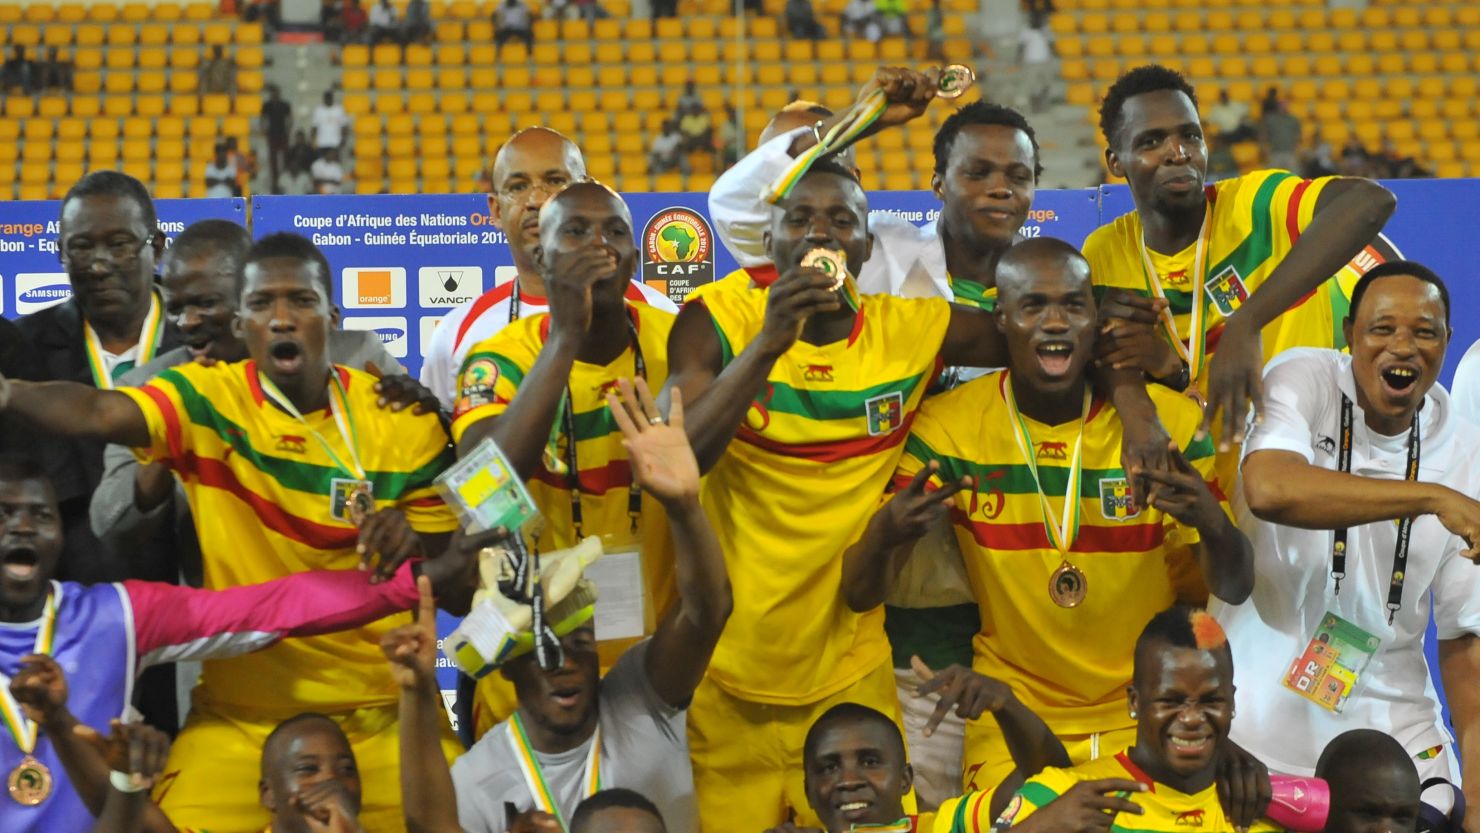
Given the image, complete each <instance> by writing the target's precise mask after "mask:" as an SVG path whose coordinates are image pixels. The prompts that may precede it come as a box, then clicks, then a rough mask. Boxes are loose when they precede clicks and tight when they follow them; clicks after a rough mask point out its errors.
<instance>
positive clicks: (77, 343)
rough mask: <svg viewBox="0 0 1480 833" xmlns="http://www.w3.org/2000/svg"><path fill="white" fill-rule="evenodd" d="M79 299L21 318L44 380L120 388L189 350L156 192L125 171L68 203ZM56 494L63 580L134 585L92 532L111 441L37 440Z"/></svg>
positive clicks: (95, 181)
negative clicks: (135, 374) (162, 263)
mask: <svg viewBox="0 0 1480 833" xmlns="http://www.w3.org/2000/svg"><path fill="white" fill-rule="evenodd" d="M57 244H58V250H59V252H60V257H61V261H62V267H63V268H64V269H65V270H66V272H67V277H68V278H69V279H70V281H71V283H72V297H71V299H69V300H68V301H66V302H64V303H62V304H58V305H56V306H54V307H48V308H47V309H44V310H41V311H40V312H35V313H32V314H30V315H27V316H25V317H23V318H21V319H20V320H19V321H17V322H16V323H17V325H18V326H19V328H20V330H21V332H22V333H23V334H24V335H25V337H26V340H27V341H29V342H30V344H31V347H32V349H33V350H34V352H35V354H36V357H37V362H36V366H35V370H34V373H33V374H32V377H33V378H34V380H35V381H70V382H83V383H85V384H90V385H93V386H95V387H99V388H112V387H113V386H114V382H115V381H116V380H117V379H119V378H120V377H122V376H123V374H125V373H127V372H128V371H129V370H131V369H133V368H134V367H135V366H136V365H142V364H144V363H146V362H148V361H149V360H151V359H152V358H154V356H156V355H158V354H159V353H163V352H164V351H166V350H170V349H173V348H174V347H176V346H178V345H179V344H180V343H181V340H180V334H179V332H178V331H177V330H176V329H175V327H174V326H173V325H172V324H171V323H170V322H169V321H168V319H167V317H166V316H165V315H164V307H163V304H162V303H161V301H160V297H159V290H158V289H157V288H156V286H155V280H154V269H155V263H156V261H157V260H158V258H159V257H160V255H161V254H162V253H163V252H164V245H165V238H164V234H163V233H162V232H160V230H159V227H158V222H157V218H156V215H155V213H154V203H153V202H152V201H151V200H150V198H149V191H148V190H147V189H145V187H144V185H143V184H142V183H140V182H139V181H138V180H136V179H134V178H133V177H131V176H128V175H127V174H123V173H119V172H117V171H95V172H93V173H90V174H88V175H87V176H85V177H83V178H82V179H80V180H78V181H77V184H76V185H73V186H72V188H71V190H69V191H68V192H67V195H66V197H64V198H63V200H62V216H61V233H60V235H59V237H58V240H57ZM32 448H33V449H36V450H38V451H39V452H40V453H41V456H42V459H43V460H44V461H45V464H46V469H47V475H48V476H49V477H50V479H51V482H52V483H53V485H54V486H55V488H56V494H57V500H58V502H59V504H60V506H61V512H62V522H63V524H64V530H65V535H66V542H67V545H66V548H65V550H64V552H63V553H62V561H61V569H60V575H59V578H62V579H64V580H70V581H79V582H83V583H96V582H105V581H118V580H121V579H124V578H128V575H127V566H128V565H127V561H126V560H125V559H124V558H122V557H121V554H120V553H114V552H112V551H111V550H110V549H109V548H107V547H105V546H104V545H103V544H102V543H101V542H99V541H98V539H97V537H96V536H94V535H93V532H92V527H91V525H90V523H89V518H88V505H89V501H90V498H91V495H92V492H93V490H94V489H96V488H97V485H98V480H99V479H100V478H101V477H102V473H103V443H102V442H100V441H97V440H77V439H71V440H54V439H50V438H46V439H42V438H37V442H36V444H35V445H33V446H32Z"/></svg>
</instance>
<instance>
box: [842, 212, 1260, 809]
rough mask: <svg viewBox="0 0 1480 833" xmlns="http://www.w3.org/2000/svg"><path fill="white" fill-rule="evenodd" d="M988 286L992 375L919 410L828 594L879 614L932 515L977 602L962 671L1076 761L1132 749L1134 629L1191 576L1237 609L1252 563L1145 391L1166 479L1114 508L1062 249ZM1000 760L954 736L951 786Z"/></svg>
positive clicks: (1012, 268) (1192, 419)
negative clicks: (1014, 704) (997, 342)
mask: <svg viewBox="0 0 1480 833" xmlns="http://www.w3.org/2000/svg"><path fill="white" fill-rule="evenodd" d="M997 282H998V283H997V285H998V291H999V292H1000V296H999V301H998V304H997V308H996V313H995V315H996V319H997V328H998V330H999V331H1000V332H1001V334H1002V338H1003V340H1004V341H1005V342H1006V344H1007V352H1008V355H1009V359H1008V367H1007V369H1005V370H998V371H994V372H992V373H989V374H987V375H986V376H983V377H981V378H979V379H976V380H973V381H971V382H967V383H966V384H964V385H962V386H960V387H958V388H956V389H955V390H952V391H950V392H948V393H944V394H941V395H939V396H935V397H932V398H930V399H927V400H926V401H925V404H924V405H923V406H921V408H920V412H919V414H918V415H917V416H916V418H915V421H914V425H913V427H912V428H911V432H910V437H909V439H908V441H907V442H906V443H905V453H904V456H903V457H902V458H901V460H900V463H899V467H898V470H897V472H896V475H895V479H894V483H895V488H896V490H897V491H896V492H895V494H894V497H893V498H892V499H891V500H890V501H889V502H888V503H886V504H884V505H883V506H882V508H880V510H879V511H878V512H877V513H876V514H875V515H874V517H873V519H872V520H871V521H870V522H869V524H868V526H867V528H866V529H865V531H864V533H863V536H862V538H861V539H860V540H859V541H858V542H857V543H856V544H854V545H853V546H852V547H850V548H849V550H848V551H847V553H846V554H845V555H844V562H843V597H844V599H845V601H846V602H847V604H848V606H849V607H850V608H851V609H852V610H854V611H857V612H864V611H869V610H873V609H875V608H877V607H878V606H879V605H880V604H882V603H883V602H884V600H885V597H886V595H887V594H888V592H889V591H890V588H891V586H892V584H893V582H894V581H895V580H896V577H897V575H898V574H899V571H900V570H901V569H902V568H903V567H904V566H905V565H906V564H907V562H908V561H909V560H910V559H911V558H912V555H911V547H912V546H913V544H914V542H915V541H917V540H918V539H919V538H920V536H921V535H922V534H923V532H924V531H925V530H926V529H928V528H929V523H928V521H930V520H931V519H932V518H933V517H935V516H939V515H942V514H945V512H946V510H948V511H949V516H950V518H951V520H952V522H953V524H954V526H955V535H956V540H957V542H958V544H959V545H960V548H961V552H962V554H963V556H964V557H965V562H966V572H967V574H968V576H969V578H970V585H971V588H972V591H973V595H974V597H975V600H976V603H977V605H978V606H979V615H980V622H981V624H980V630H979V632H978V633H977V634H976V635H975V638H974V639H973V642H972V647H973V653H974V657H973V660H972V664H973V667H974V668H975V669H976V670H977V671H979V672H981V673H990V674H991V675H992V676H994V677H996V678H998V679H1000V680H1002V681H1003V682H1004V683H1006V684H1007V685H1008V686H1010V687H1011V689H1012V690H1013V692H1014V693H1015V694H1016V695H1017V696H1018V698H1019V699H1021V700H1022V701H1023V703H1024V705H1026V706H1027V707H1028V708H1029V709H1030V710H1031V711H1033V712H1034V713H1035V714H1037V715H1039V716H1040V717H1042V718H1043V720H1044V721H1045V722H1046V723H1047V724H1048V725H1049V727H1050V728H1051V729H1053V732H1054V734H1055V735H1056V736H1058V737H1059V739H1060V740H1062V741H1063V743H1064V746H1065V748H1066V749H1067V750H1068V752H1069V756H1070V758H1071V759H1072V760H1073V761H1074V762H1075V763H1076V764H1078V763H1084V762H1086V761H1089V760H1092V759H1094V758H1096V757H1099V756H1100V755H1101V754H1112V753H1114V752H1115V751H1118V750H1119V749H1122V748H1124V747H1125V746H1127V745H1129V744H1130V742H1131V741H1132V739H1133V738H1134V735H1135V725H1134V721H1133V720H1132V719H1131V717H1130V716H1128V715H1127V713H1126V711H1125V701H1124V689H1125V683H1126V680H1128V679H1130V676H1131V665H1132V657H1131V650H1130V647H1131V645H1132V644H1134V642H1135V639H1136V634H1137V633H1138V632H1139V631H1138V627H1139V625H1140V623H1143V622H1145V621H1147V620H1149V619H1150V618H1151V617H1152V615H1153V614H1154V613H1155V612H1156V611H1158V610H1161V609H1162V608H1165V607H1167V606H1168V605H1170V604H1171V603H1173V602H1175V601H1178V600H1184V601H1185V600H1189V599H1191V600H1194V601H1195V600H1197V598H1198V597H1199V596H1200V595H1201V594H1202V593H1203V592H1205V591H1203V590H1202V586H1201V582H1200V581H1199V579H1198V573H1199V568H1200V571H1201V574H1202V575H1204V576H1206V577H1207V582H1208V586H1209V587H1210V588H1211V589H1212V592H1213V593H1214V594H1216V595H1217V596H1218V597H1219V598H1222V599H1227V600H1232V601H1242V600H1243V599H1245V598H1247V597H1248V595H1249V590H1250V588H1251V587H1252V586H1253V582H1254V575H1253V552H1252V549H1251V547H1250V545H1249V542H1248V540H1247V539H1246V538H1245V537H1244V535H1243V534H1242V533H1241V532H1239V530H1238V528H1237V527H1236V526H1234V524H1233V521H1232V519H1231V516H1230V513H1229V511H1228V507H1227V500H1226V498H1224V497H1223V496H1222V493H1221V492H1220V491H1218V487H1217V484H1216V482H1214V481H1213V480H1212V460H1213V454H1212V452H1213V449H1212V445H1211V443H1210V442H1209V441H1208V440H1207V439H1206V438H1203V439H1201V440H1195V439H1194V434H1195V432H1196V430H1197V427H1198V423H1199V421H1200V418H1201V413H1200V411H1199V410H1198V407H1197V405H1196V404H1194V403H1193V402H1192V401H1191V400H1189V399H1187V398H1186V397H1183V396H1180V395H1178V394H1175V393H1173V392H1171V391H1170V390H1167V389H1166V388H1163V387H1161V386H1159V385H1158V386H1153V387H1152V388H1151V389H1150V390H1148V391H1147V392H1148V393H1149V394H1150V396H1151V401H1152V402H1153V403H1154V404H1155V406H1156V412H1157V415H1158V417H1159V418H1160V421H1161V423H1162V424H1163V425H1164V426H1165V427H1166V430H1167V432H1168V434H1170V435H1171V437H1172V438H1173V439H1174V440H1175V442H1176V443H1177V446H1178V448H1180V449H1181V451H1180V452H1178V451H1175V450H1174V451H1173V455H1172V456H1173V457H1174V460H1175V461H1176V469H1175V471H1172V472H1161V471H1154V472H1151V473H1149V474H1148V476H1149V477H1150V478H1151V479H1152V480H1153V488H1152V492H1151V505H1150V506H1148V507H1137V506H1135V505H1133V504H1132V503H1131V502H1130V501H1129V494H1130V488H1129V485H1128V484H1129V480H1128V478H1127V476H1126V473H1125V470H1124V469H1123V468H1122V463H1121V461H1120V446H1121V438H1122V435H1123V432H1124V431H1125V430H1127V428H1126V426H1127V425H1129V424H1132V420H1131V418H1130V417H1126V418H1124V419H1122V417H1121V414H1120V412H1119V411H1117V410H1116V408H1115V407H1114V406H1113V405H1111V404H1110V403H1107V402H1104V401H1103V400H1100V399H1099V398H1098V397H1095V396H1094V393H1093V385H1092V384H1091V382H1090V379H1089V371H1090V361H1091V359H1092V358H1093V357H1094V342H1095V331H1096V326H1095V322H1096V309H1095V302H1094V297H1093V294H1092V292H1091V284H1090V274H1089V264H1088V263H1086V262H1085V260H1084V257H1083V256H1082V255H1080V253H1079V252H1078V251H1077V250H1076V249H1075V248H1074V247H1073V246H1070V245H1069V244H1068V243H1065V242H1063V241H1062V240H1056V239H1053V238H1049V237H1041V238H1034V239H1031V240H1027V241H1024V242H1022V243H1019V244H1017V245H1016V246H1014V247H1012V248H1011V249H1009V250H1008V251H1007V253H1006V254H1004V255H1003V257H1002V260H1001V262H1000V263H999V264H998V266H997ZM1184 455H1185V456H1184ZM1071 479H1072V482H1071ZM1083 481H1088V482H1083ZM1028 486H1033V487H1034V488H1032V489H1028V488H1027V487H1028ZM937 490H938V491H937ZM1066 493H1067V494H1072V495H1075V496H1077V497H1076V502H1077V506H1074V507H1072V508H1073V511H1072V512H1070V511H1069V508H1066V507H1065V506H1064V500H1065V498H1064V495H1065V494H1066ZM1066 513H1067V515H1066ZM1066 516H1067V517H1069V518H1071V519H1073V522H1069V521H1065V517H1066ZM1065 530H1067V532H1066V531H1065ZM1013 766H1014V764H1013V760H1012V755H1011V753H1010V751H1009V749H1008V743H1007V739H1006V737H1005V735H1004V734H1003V733H1002V731H1001V730H1000V728H999V727H997V726H996V725H995V724H993V723H992V722H990V721H974V722H972V723H971V724H968V726H967V728H966V757H965V771H964V774H963V780H964V784H963V787H964V788H965V789H968V790H973V789H975V790H990V789H992V788H994V787H996V786H997V784H999V783H1001V781H1002V780H1003V778H1004V777H1006V775H1007V774H1008V773H1009V772H1011V770H1012V769H1013Z"/></svg>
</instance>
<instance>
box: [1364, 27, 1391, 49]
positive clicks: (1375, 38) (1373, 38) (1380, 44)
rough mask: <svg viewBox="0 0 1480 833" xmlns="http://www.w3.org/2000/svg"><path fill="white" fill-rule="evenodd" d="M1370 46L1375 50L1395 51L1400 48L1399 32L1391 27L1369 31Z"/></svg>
mask: <svg viewBox="0 0 1480 833" xmlns="http://www.w3.org/2000/svg"><path fill="white" fill-rule="evenodd" d="M1367 34H1368V40H1367V44H1368V48H1369V49H1371V50H1372V51H1373V52H1394V51H1396V50H1397V49H1398V33H1397V32H1394V31H1392V30H1391V29H1386V30H1377V31H1373V32H1369V33H1367Z"/></svg>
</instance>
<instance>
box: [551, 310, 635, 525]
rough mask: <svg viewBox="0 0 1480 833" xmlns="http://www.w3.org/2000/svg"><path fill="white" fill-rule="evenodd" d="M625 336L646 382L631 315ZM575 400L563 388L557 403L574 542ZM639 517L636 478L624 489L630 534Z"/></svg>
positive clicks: (577, 509) (577, 496) (577, 505)
mask: <svg viewBox="0 0 1480 833" xmlns="http://www.w3.org/2000/svg"><path fill="white" fill-rule="evenodd" d="M627 333H628V335H629V336H631V338H632V364H633V369H634V370H635V372H636V373H637V376H638V378H641V379H642V380H644V381H646V380H647V362H646V361H644V360H643V357H642V342H640V341H638V339H637V325H636V324H634V323H632V313H631V311H630V310H629V311H628V314H627ZM574 402H575V400H574V399H572V398H571V393H570V386H569V385H566V387H565V396H564V398H563V399H562V400H561V402H560V424H561V430H563V431H564V432H565V486H566V488H567V489H569V490H570V524H571V526H572V527H573V528H574V529H575V533H576V540H580V538H581V534H582V530H581V527H582V520H581V468H580V465H579V463H578V462H577V460H576V415H575V405H574ZM641 515H642V489H641V488H640V487H639V486H638V485H637V480H636V478H634V479H633V481H632V485H631V486H630V487H629V488H628V489H627V517H628V518H629V519H630V520H631V522H632V531H633V532H636V531H637V519H638V518H639V517H640V516H641Z"/></svg>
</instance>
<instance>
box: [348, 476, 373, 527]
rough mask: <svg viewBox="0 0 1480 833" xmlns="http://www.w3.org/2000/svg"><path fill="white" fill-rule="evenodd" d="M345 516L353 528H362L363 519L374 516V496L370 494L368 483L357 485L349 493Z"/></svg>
mask: <svg viewBox="0 0 1480 833" xmlns="http://www.w3.org/2000/svg"><path fill="white" fill-rule="evenodd" d="M344 511H345V515H347V516H348V517H349V522H350V523H352V524H354V525H355V526H357V527H359V526H364V525H365V519H366V518H368V517H370V516H371V515H373V514H375V496H374V495H373V494H371V493H370V484H369V483H359V484H356V485H355V487H354V488H353V489H352V490H351V491H350V493H349V500H348V501H347V502H346V503H345V507H344Z"/></svg>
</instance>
